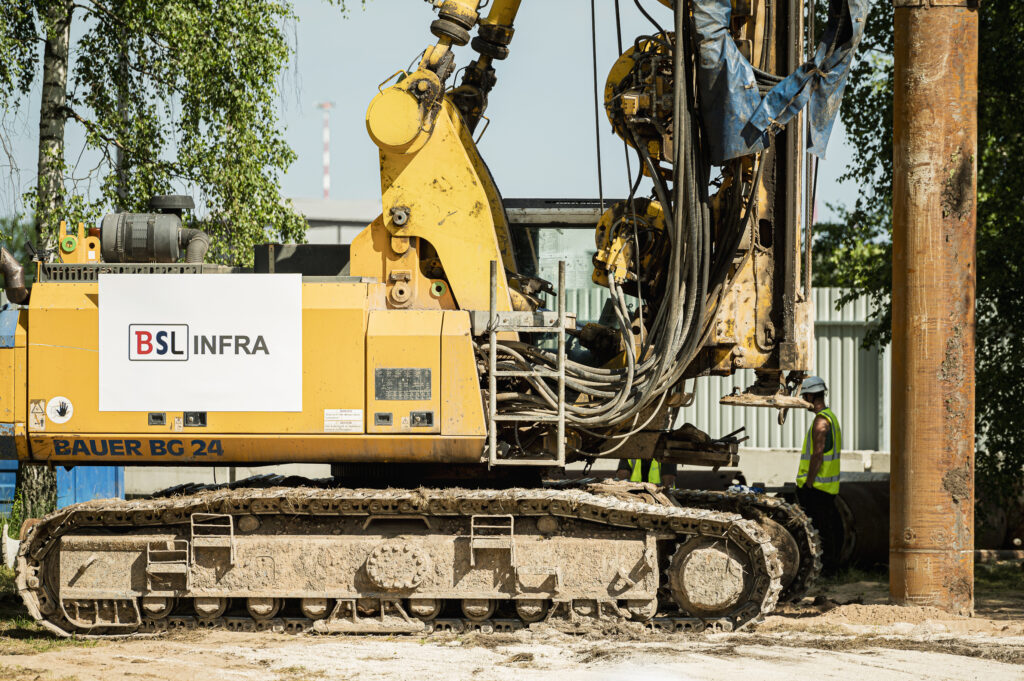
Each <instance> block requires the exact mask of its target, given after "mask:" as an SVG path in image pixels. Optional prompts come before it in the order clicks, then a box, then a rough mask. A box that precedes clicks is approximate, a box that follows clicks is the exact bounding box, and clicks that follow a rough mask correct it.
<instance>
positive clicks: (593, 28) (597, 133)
mask: <svg viewBox="0 0 1024 681" xmlns="http://www.w3.org/2000/svg"><path fill="white" fill-rule="evenodd" d="M590 48H591V54H592V56H593V62H594V139H595V140H596V142H597V195H598V197H599V199H600V201H601V212H602V213H603V212H604V178H603V177H602V173H601V112H600V106H599V101H600V100H599V99H598V92H597V13H596V11H595V9H594V0H590Z"/></svg>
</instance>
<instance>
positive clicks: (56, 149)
mask: <svg viewBox="0 0 1024 681" xmlns="http://www.w3.org/2000/svg"><path fill="white" fill-rule="evenodd" d="M38 12H39V15H40V17H42V19H43V26H44V28H45V30H46V45H45V47H44V49H43V96H42V101H41V102H40V105H39V168H38V176H39V178H38V181H37V182H38V183H37V185H36V206H35V208H36V216H35V217H36V242H37V243H38V244H39V245H41V246H45V245H48V244H47V242H50V241H54V240H55V239H54V237H55V235H56V227H57V225H58V224H59V221H60V219H61V218H62V217H63V215H62V212H63V207H64V124H65V122H66V121H67V99H68V94H67V88H68V47H69V43H70V41H71V3H70V2H68V0H45V1H44V2H42V3H40V5H39V7H38ZM17 487H18V491H19V492H20V493H21V502H22V508H23V513H24V517H25V518H39V517H41V516H43V515H45V514H47V513H49V512H50V511H52V510H54V509H55V508H56V507H57V474H56V473H55V472H54V470H53V469H52V468H50V467H49V466H26V465H24V464H22V465H21V466H19V467H18V479H17Z"/></svg>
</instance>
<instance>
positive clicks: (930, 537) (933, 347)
mask: <svg viewBox="0 0 1024 681" xmlns="http://www.w3.org/2000/svg"><path fill="white" fill-rule="evenodd" d="M895 7H896V9H895V55H894V56H895V82H894V94H895V100H894V107H893V118H894V134H895V136H894V140H893V291H892V330H893V352H892V376H893V391H892V393H893V395H892V475H891V483H890V484H891V492H892V504H891V508H890V521H891V524H890V527H891V529H890V533H891V534H890V537H889V594H890V596H891V598H892V600H893V601H894V602H896V603H900V604H919V605H933V606H937V607H940V608H943V609H945V610H949V611H951V612H954V613H960V614H970V613H971V612H972V611H973V609H974V553H973V548H974V546H973V533H974V287H975V216H976V202H975V192H976V183H977V168H976V166H977V164H976V153H977V105H978V14H977V10H976V9H973V8H971V7H970V6H969V5H968V3H967V2H963V1H962V0H944V2H943V3H941V5H940V4H932V3H931V2H923V0H895Z"/></svg>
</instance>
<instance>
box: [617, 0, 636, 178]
mask: <svg viewBox="0 0 1024 681" xmlns="http://www.w3.org/2000/svg"><path fill="white" fill-rule="evenodd" d="M615 40H616V44H617V46H618V48H619V52H618V54H619V55H621V54H622V15H621V13H620V12H619V0H615ZM622 151H623V152H624V153H625V154H626V177H627V178H628V181H629V182H630V183H632V182H633V169H632V167H630V163H629V145H628V144H626V140H625V138H623V140H622Z"/></svg>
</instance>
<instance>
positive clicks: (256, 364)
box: [99, 274, 302, 412]
mask: <svg viewBox="0 0 1024 681" xmlns="http://www.w3.org/2000/svg"><path fill="white" fill-rule="evenodd" d="M99 410H100V411H255V412H259V411H302V276H301V275H299V274H212V275H197V274H161V275H153V274H149V275H145V274H101V275H100V281H99Z"/></svg>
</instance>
